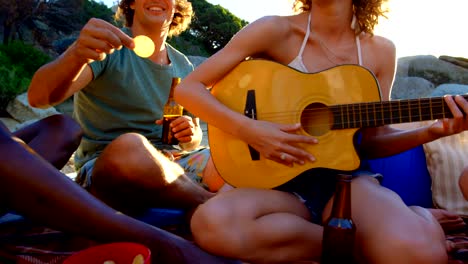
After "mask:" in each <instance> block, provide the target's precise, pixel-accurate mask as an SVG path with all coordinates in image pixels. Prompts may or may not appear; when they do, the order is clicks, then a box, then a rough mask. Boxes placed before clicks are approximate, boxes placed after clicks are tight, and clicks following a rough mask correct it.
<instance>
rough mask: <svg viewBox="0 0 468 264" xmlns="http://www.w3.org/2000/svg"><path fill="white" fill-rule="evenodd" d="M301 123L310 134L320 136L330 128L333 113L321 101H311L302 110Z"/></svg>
mask: <svg viewBox="0 0 468 264" xmlns="http://www.w3.org/2000/svg"><path fill="white" fill-rule="evenodd" d="M301 124H302V127H303V128H304V130H305V131H306V132H307V133H309V134H310V135H312V136H321V135H324V134H325V133H327V132H328V131H330V130H331V127H332V124H333V114H332V112H331V111H330V110H329V109H328V106H326V105H324V104H322V103H313V104H310V105H308V106H307V107H306V108H305V109H304V111H303V112H302V114H301Z"/></svg>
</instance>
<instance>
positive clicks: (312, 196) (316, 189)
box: [275, 168, 383, 225]
mask: <svg viewBox="0 0 468 264" xmlns="http://www.w3.org/2000/svg"><path fill="white" fill-rule="evenodd" d="M337 174H338V172H337V171H335V170H331V169H323V168H318V169H312V170H309V171H306V172H303V173H302V174H300V175H299V176H297V177H295V178H294V179H292V180H290V181H289V182H287V183H285V184H283V185H281V186H278V187H276V188H275V190H279V191H284V192H289V193H292V194H294V195H296V196H297V197H298V198H299V199H300V200H301V201H302V202H303V203H304V205H305V206H306V207H307V209H308V210H309V213H310V216H311V222H312V223H315V224H318V225H322V213H323V210H324V209H325V206H326V205H327V203H328V201H329V200H330V199H331V198H332V196H333V194H334V193H335V188H336V186H335V185H336V182H337V180H336V175H337ZM351 174H352V175H353V178H354V177H359V176H364V175H365V176H371V177H374V178H376V179H377V180H378V181H379V182H381V181H382V179H383V176H382V175H381V174H379V173H372V172H369V171H363V170H358V171H355V172H353V173H351Z"/></svg>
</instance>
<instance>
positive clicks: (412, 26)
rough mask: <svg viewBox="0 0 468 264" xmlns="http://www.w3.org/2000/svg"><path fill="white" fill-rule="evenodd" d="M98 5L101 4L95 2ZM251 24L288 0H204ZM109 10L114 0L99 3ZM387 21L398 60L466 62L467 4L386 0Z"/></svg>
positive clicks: (285, 8)
mask: <svg viewBox="0 0 468 264" xmlns="http://www.w3.org/2000/svg"><path fill="white" fill-rule="evenodd" d="M97 1H100V0H97ZM207 1H208V2H210V3H212V4H219V5H221V6H223V7H224V8H226V9H228V10H229V11H231V13H233V14H234V15H236V16H238V17H240V18H242V19H245V20H247V21H249V22H252V21H254V20H256V19H258V18H260V17H262V16H265V15H288V14H290V13H291V7H292V2H291V0H207ZM102 2H103V3H105V4H106V5H108V6H112V3H114V2H115V0H102ZM388 2H389V3H388V6H389V8H390V12H389V13H388V15H387V16H388V19H383V20H382V21H381V22H380V23H379V25H378V26H377V28H376V29H375V33H376V34H377V35H382V36H385V37H387V38H389V39H391V40H392V41H393V42H394V43H395V45H396V47H397V52H398V54H397V56H398V57H404V56H411V55H427V54H429V55H435V56H439V55H449V56H454V57H465V58H468V35H467V34H466V30H465V28H466V26H467V25H468V22H466V11H467V10H468V1H467V0H444V1H440V0H389V1H388Z"/></svg>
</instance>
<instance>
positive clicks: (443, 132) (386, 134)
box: [359, 36, 468, 158]
mask: <svg viewBox="0 0 468 264" xmlns="http://www.w3.org/2000/svg"><path fill="white" fill-rule="evenodd" d="M374 38H376V39H375V40H374V41H375V42H374V43H373V44H374V45H373V47H374V50H375V51H376V52H374V53H375V56H376V57H377V59H376V61H377V62H378V63H379V66H378V70H377V72H376V73H375V74H376V77H377V79H378V80H379V85H380V88H381V92H382V100H385V101H386V100H390V91H391V87H392V84H393V79H394V75H395V65H396V63H395V61H396V60H395V57H396V56H395V47H394V45H393V44H392V43H391V42H390V41H388V40H386V39H384V38H381V37H377V36H376V37H374ZM377 51H380V52H377ZM382 51H384V52H382ZM445 101H446V103H447V105H448V106H449V108H450V109H451V111H452V114H453V116H454V118H452V119H444V120H438V121H437V122H435V123H434V124H432V125H430V126H426V127H422V128H417V129H412V130H399V129H395V128H392V127H391V126H383V127H377V128H368V129H363V130H362V134H363V139H362V143H361V145H360V149H359V151H360V154H361V155H362V156H364V157H367V158H377V157H386V156H391V155H395V154H398V153H400V152H403V151H406V150H408V149H411V148H414V147H417V146H419V145H421V144H424V143H427V142H430V141H433V140H436V139H438V138H440V137H444V136H448V135H452V134H456V133H459V132H461V131H464V130H466V129H468V124H467V122H466V121H465V119H464V118H463V113H465V114H466V113H468V112H467V111H468V106H467V105H468V102H466V100H464V99H463V98H462V97H460V96H458V97H456V100H453V98H452V97H446V98H445Z"/></svg>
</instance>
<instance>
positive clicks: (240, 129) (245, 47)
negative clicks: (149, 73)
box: [175, 17, 316, 165]
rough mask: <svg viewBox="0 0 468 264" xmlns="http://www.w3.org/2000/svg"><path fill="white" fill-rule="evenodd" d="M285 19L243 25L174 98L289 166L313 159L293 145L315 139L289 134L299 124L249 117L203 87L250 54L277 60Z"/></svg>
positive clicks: (189, 77)
mask: <svg viewBox="0 0 468 264" xmlns="http://www.w3.org/2000/svg"><path fill="white" fill-rule="evenodd" d="M285 20H286V18H279V17H266V18H262V19H260V20H258V21H256V22H254V23H251V24H249V25H248V26H246V27H245V28H244V29H242V30H241V31H240V32H238V33H237V34H236V35H235V36H234V37H233V39H232V40H231V41H230V42H229V43H228V44H227V45H226V46H225V47H224V48H223V49H222V50H221V51H219V52H218V53H216V54H215V55H213V56H212V57H210V58H209V59H208V60H206V61H205V62H204V63H203V64H202V65H200V66H198V67H197V69H195V71H194V72H192V73H191V74H189V76H187V77H186V78H185V79H184V80H183V81H182V82H181V84H179V85H178V86H177V88H176V90H175V98H176V101H178V102H179V103H181V104H182V105H184V106H185V107H186V108H187V109H189V111H190V112H192V113H194V114H195V115H197V116H199V117H200V118H201V119H203V120H205V121H206V122H207V123H209V124H211V125H213V126H216V127H217V128H219V129H221V130H223V131H227V132H228V133H230V134H232V135H234V136H236V137H238V138H240V139H242V140H243V141H245V142H247V143H248V144H249V145H251V146H252V147H254V148H255V149H257V150H258V151H259V152H260V153H261V154H262V155H263V156H265V157H266V158H269V159H272V160H275V161H277V162H280V163H284V164H286V165H292V163H293V162H296V163H298V164H302V163H304V162H306V161H310V160H313V157H312V155H311V154H310V153H308V152H306V151H305V150H303V149H302V148H300V147H298V146H297V145H295V144H294V143H299V142H300V143H307V144H311V143H315V142H316V141H315V139H314V138H313V137H308V136H302V135H298V134H295V133H292V132H295V131H296V130H297V129H299V128H300V125H299V124H288V125H284V124H276V123H270V122H266V121H259V120H252V119H250V118H247V117H245V116H244V115H242V114H239V113H237V112H235V111H233V110H231V109H229V108H228V107H226V106H224V105H223V104H222V103H220V102H219V101H218V100H216V98H215V97H213V96H212V95H211V94H210V93H209V91H208V90H207V89H206V87H211V86H212V85H213V84H214V83H215V82H216V81H218V80H219V79H221V78H222V77H223V76H224V75H226V74H227V73H228V72H229V71H230V70H231V69H232V68H234V67H235V66H236V65H237V64H239V63H240V62H241V61H242V60H244V59H245V58H247V57H249V56H255V55H258V54H261V55H264V56H268V57H270V58H273V59H275V58H276V59H277V60H280V59H279V58H278V57H279V56H278V54H280V50H281V49H283V48H284V47H283V46H282V45H280V44H281V43H284V41H285V37H286V36H285V35H286V34H287V32H288V31H289V24H288V23H286V22H284V21H285ZM272 43H278V45H272ZM283 152H284V153H287V154H288V156H289V160H288V161H284V160H281V159H280V155H281V153H283Z"/></svg>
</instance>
